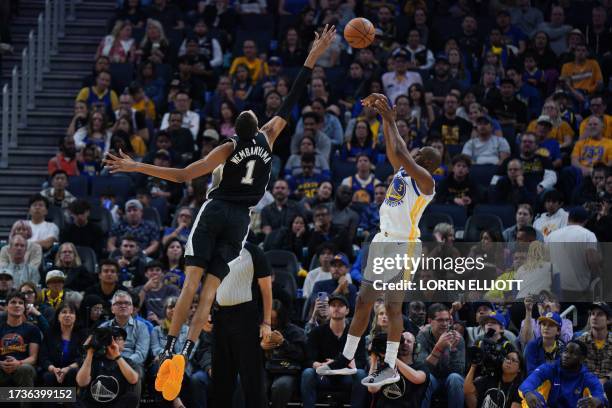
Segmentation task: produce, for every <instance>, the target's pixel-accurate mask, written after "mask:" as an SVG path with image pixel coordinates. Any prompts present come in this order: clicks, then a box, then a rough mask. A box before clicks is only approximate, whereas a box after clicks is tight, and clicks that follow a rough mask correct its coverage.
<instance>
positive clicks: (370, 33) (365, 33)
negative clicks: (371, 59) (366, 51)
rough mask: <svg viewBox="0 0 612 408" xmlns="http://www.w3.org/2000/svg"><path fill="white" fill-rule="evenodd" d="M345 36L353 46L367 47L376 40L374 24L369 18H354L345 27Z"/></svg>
mask: <svg viewBox="0 0 612 408" xmlns="http://www.w3.org/2000/svg"><path fill="white" fill-rule="evenodd" d="M344 38H345V39H346V41H347V42H348V43H349V45H350V46H351V47H353V48H365V47H367V46H369V45H370V44H372V41H374V24H372V23H371V22H370V20H368V19H367V18H363V17H357V18H354V19H352V20H351V21H349V22H348V24H347V25H346V27H344Z"/></svg>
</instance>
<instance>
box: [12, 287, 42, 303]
mask: <svg viewBox="0 0 612 408" xmlns="http://www.w3.org/2000/svg"><path fill="white" fill-rule="evenodd" d="M24 283H25V282H24ZM32 285H34V284H32ZM21 286H23V284H22V285H21ZM34 287H36V285H34ZM14 298H19V299H21V300H23V303H24V304H25V303H26V298H25V295H24V294H23V293H21V292H20V291H19V290H17V289H14V290H12V291H10V292H9V293H8V294H7V295H6V303H7V304H8V303H9V302H10V301H11V299H14Z"/></svg>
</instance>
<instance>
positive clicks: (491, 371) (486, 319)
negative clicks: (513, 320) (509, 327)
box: [468, 311, 514, 375]
mask: <svg viewBox="0 0 612 408" xmlns="http://www.w3.org/2000/svg"><path fill="white" fill-rule="evenodd" d="M481 325H482V326H483V327H484V330H485V334H484V335H482V336H480V337H479V338H477V339H476V341H475V343H474V347H471V348H469V349H468V350H469V351H470V353H471V354H472V359H474V355H476V356H478V355H481V356H482V360H483V361H482V367H481V368H482V369H481V370H480V373H481V374H482V375H495V372H496V371H497V369H498V367H499V366H500V365H501V363H502V361H503V359H504V357H505V356H506V354H507V353H509V352H510V351H512V350H514V346H513V344H512V342H511V341H510V340H508V338H507V337H505V336H504V329H505V326H506V318H505V317H504V315H503V314H502V313H501V312H500V311H496V312H491V313H489V314H488V315H486V316H483V317H482V318H481ZM476 358H478V357H476Z"/></svg>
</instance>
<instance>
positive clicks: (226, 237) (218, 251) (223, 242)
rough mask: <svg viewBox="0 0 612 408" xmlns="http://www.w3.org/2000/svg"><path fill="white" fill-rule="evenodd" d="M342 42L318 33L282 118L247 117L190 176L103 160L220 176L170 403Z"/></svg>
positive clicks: (205, 211)
mask: <svg viewBox="0 0 612 408" xmlns="http://www.w3.org/2000/svg"><path fill="white" fill-rule="evenodd" d="M335 37H336V29H335V27H333V26H332V27H328V26H325V29H324V30H323V32H322V33H321V35H319V34H318V33H315V40H314V41H313V44H312V48H311V50H310V53H309V54H308V57H307V58H306V61H305V62H304V66H303V67H302V69H301V70H300V72H299V73H298V75H297V77H296V79H295V81H294V83H293V86H292V87H291V91H290V92H289V94H288V95H287V97H286V98H285V100H284V102H283V104H282V105H281V107H280V109H279V111H278V112H277V114H276V116H274V117H273V118H272V119H270V121H268V123H266V124H265V125H263V126H262V127H261V128H258V123H257V117H256V116H255V114H254V113H253V112H252V111H245V112H242V113H241V114H240V115H239V116H238V118H237V119H236V123H235V129H236V135H235V136H234V137H231V138H229V139H228V140H227V143H223V144H222V145H220V146H218V147H216V148H215V149H214V150H213V151H211V152H210V153H209V154H208V155H207V156H206V157H205V158H203V159H202V160H199V161H197V162H195V163H193V164H190V165H189V166H187V167H185V168H183V169H175V168H167V167H157V166H153V165H150V164H144V163H138V162H135V161H134V160H132V159H131V158H130V157H129V156H128V155H126V154H125V153H123V152H121V151H120V152H119V156H120V157H118V156H115V155H112V154H108V155H107V157H106V159H105V161H104V162H105V164H106V166H107V167H108V168H109V169H110V171H111V173H117V172H138V173H143V174H147V175H149V176H153V177H159V178H162V179H165V180H169V181H173V182H177V183H183V182H185V181H188V180H192V179H194V178H196V177H200V176H203V175H206V174H209V173H211V172H212V174H213V187H212V188H211V189H210V190H209V191H208V194H207V196H206V198H207V200H206V202H205V203H204V204H203V205H202V208H201V209H200V212H199V213H198V216H197V217H196V221H195V223H194V226H193V228H192V230H191V234H190V235H189V240H188V242H187V246H186V248H185V265H186V268H185V275H186V277H185V283H184V285H183V289H182V290H181V294H180V296H179V298H178V301H177V303H176V306H175V308H174V317H173V319H172V324H171V326H170V330H169V332H168V341H167V344H166V347H165V348H164V351H163V352H162V354H161V355H160V363H161V366H160V369H159V371H158V374H157V378H156V380H155V388H156V389H157V390H158V391H162V395H163V396H164V398H165V399H166V400H169V401H172V400H174V399H175V398H176V397H177V396H178V394H179V392H180V389H181V382H182V379H183V374H184V368H185V363H186V360H187V357H188V356H189V354H190V353H191V350H192V349H193V346H194V342H195V341H196V340H197V338H198V337H199V335H200V331H201V329H202V327H203V326H204V324H205V323H206V321H207V319H208V315H209V313H210V308H211V305H212V303H213V301H214V299H215V293H216V290H217V288H218V287H219V284H220V283H221V280H222V279H223V278H224V277H225V275H227V273H228V270H229V268H228V266H227V263H228V262H230V261H231V260H232V259H234V258H236V257H237V256H238V254H239V253H240V250H241V249H242V245H243V243H244V240H245V239H246V236H247V233H248V227H249V222H250V207H252V206H254V205H255V204H257V202H258V201H259V200H260V199H261V197H262V196H263V194H264V192H265V189H266V185H267V184H268V181H269V179H270V169H271V161H272V146H273V144H274V141H275V140H276V138H277V137H278V135H279V134H280V133H281V131H282V130H283V128H284V127H285V125H286V124H287V119H288V118H289V115H290V112H291V111H292V109H293V107H294V105H295V103H296V102H297V100H298V99H299V97H300V95H301V93H302V91H303V89H304V88H305V87H306V84H307V83H308V81H309V77H310V73H311V72H312V68H313V67H314V65H315V63H316V61H317V60H318V59H319V57H320V56H321V55H322V54H323V53H324V52H325V51H326V50H327V49H328V48H329V46H330V45H331V43H332V42H333V41H334V39H335ZM205 272H206V274H205V275H204V273H205ZM202 276H205V277H204V283H203V285H202V289H201V291H200V301H199V304H198V307H197V310H196V313H195V315H194V317H193V319H192V321H191V324H190V327H189V334H188V340H187V342H186V344H185V347H184V348H183V351H182V352H181V353H180V354H177V355H175V356H173V357H172V358H170V357H171V356H172V350H173V349H174V343H175V342H176V337H177V336H178V334H179V331H180V328H181V326H182V325H183V323H185V321H186V319H187V314H188V312H189V308H190V306H191V303H192V300H193V298H194V295H195V293H196V290H197V288H198V286H199V284H200V281H201V280H202ZM270 323H271V322H267V321H264V322H263V323H262V325H261V326H260V334H261V336H267V337H269V335H270V331H271V330H270Z"/></svg>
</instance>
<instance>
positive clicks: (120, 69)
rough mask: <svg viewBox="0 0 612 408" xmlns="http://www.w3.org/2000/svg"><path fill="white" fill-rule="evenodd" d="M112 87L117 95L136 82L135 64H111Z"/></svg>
mask: <svg viewBox="0 0 612 408" xmlns="http://www.w3.org/2000/svg"><path fill="white" fill-rule="evenodd" d="M110 74H111V87H112V88H113V90H114V91H115V92H117V94H119V95H120V94H122V93H123V90H124V89H125V88H126V87H128V86H129V85H130V83H131V82H132V81H133V80H134V64H110Z"/></svg>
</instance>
